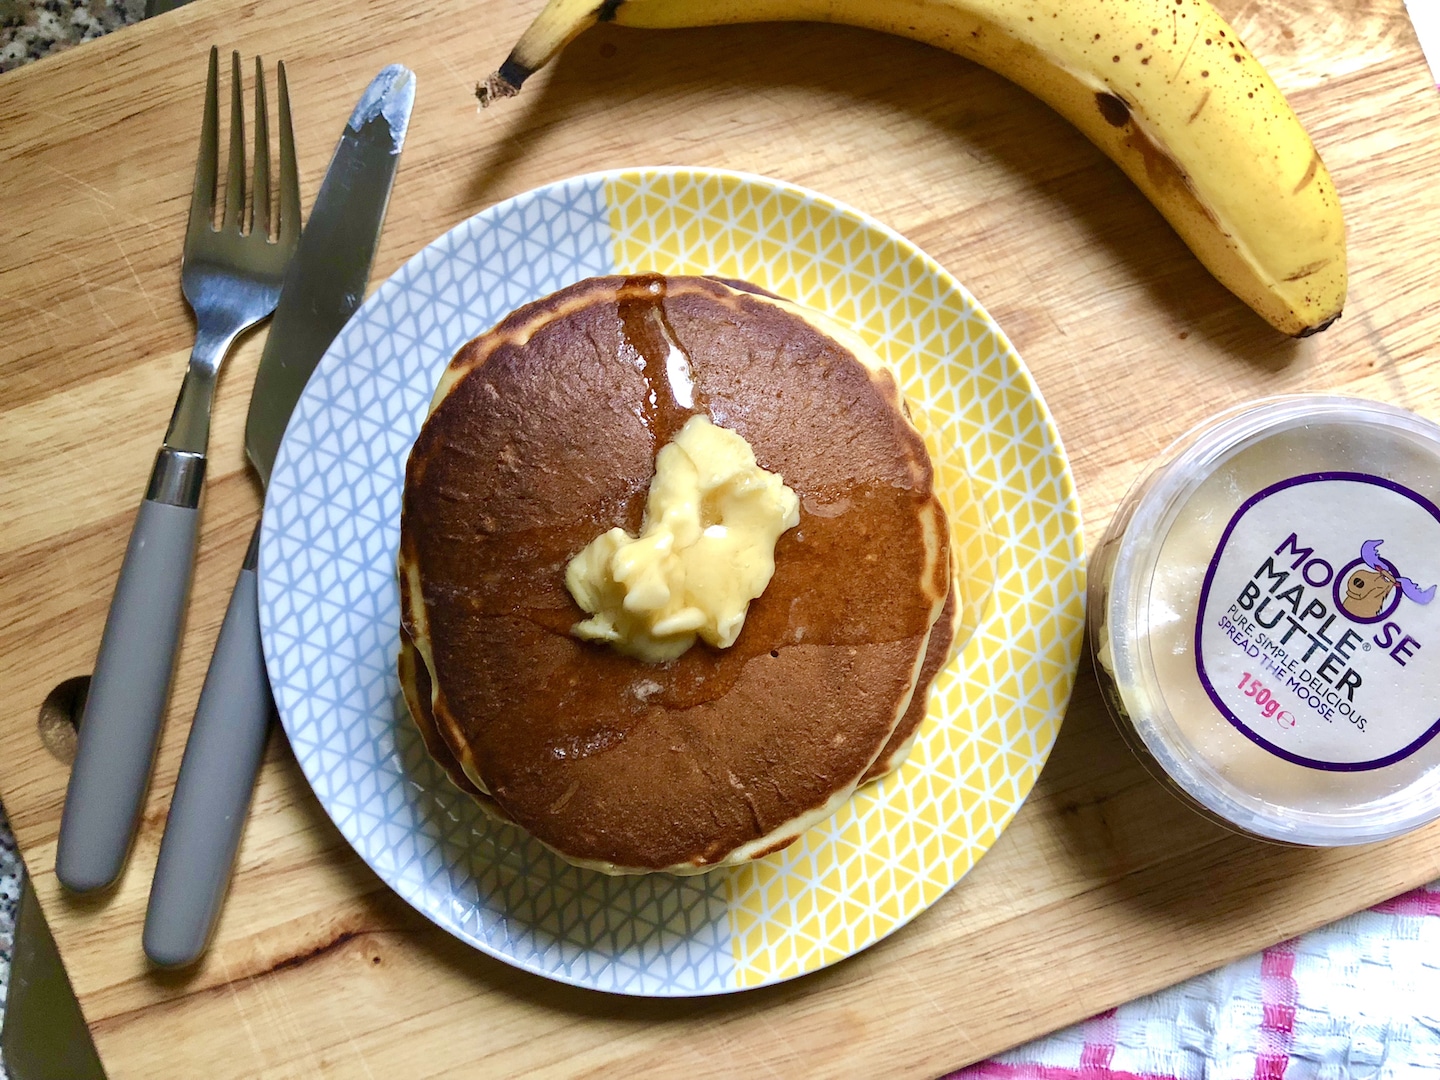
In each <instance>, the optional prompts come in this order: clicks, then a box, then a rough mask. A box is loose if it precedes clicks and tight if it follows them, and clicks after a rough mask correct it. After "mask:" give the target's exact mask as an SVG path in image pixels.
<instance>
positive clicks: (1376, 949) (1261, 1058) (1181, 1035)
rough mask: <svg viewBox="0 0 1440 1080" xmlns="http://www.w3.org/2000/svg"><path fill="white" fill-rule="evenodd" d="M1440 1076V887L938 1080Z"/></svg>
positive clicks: (1387, 1079) (1394, 1079)
mask: <svg viewBox="0 0 1440 1080" xmlns="http://www.w3.org/2000/svg"><path fill="white" fill-rule="evenodd" d="M1421 1077H1429V1078H1440V881H1436V882H1432V883H1431V884H1430V885H1427V886H1424V887H1423V888H1420V889H1416V890H1415V891H1414V892H1410V893H1406V894H1405V895H1404V896H1399V897H1396V898H1395V899H1393V900H1387V901H1386V902H1385V903H1383V904H1378V905H1376V906H1375V907H1373V908H1371V909H1370V910H1369V911H1362V912H1361V913H1360V914H1358V915H1352V916H1350V917H1349V918H1347V919H1341V920H1340V921H1339V922H1336V923H1332V924H1331V925H1329V926H1326V927H1323V928H1322V929H1319V930H1315V931H1313V932H1312V933H1309V934H1306V935H1304V936H1303V937H1299V938H1296V939H1295V940H1293V941H1285V942H1281V943H1280V944H1279V945H1275V946H1272V947H1271V948H1268V949H1266V950H1265V951H1264V952H1262V953H1259V954H1257V955H1255V956H1251V957H1247V958H1246V959H1244V960H1237V961H1236V962H1235V963H1233V964H1229V965H1227V966H1226V967H1223V968H1220V969H1219V970H1217V971H1212V972H1210V973H1209V974H1208V975H1200V976H1197V977H1195V978H1193V979H1190V980H1188V981H1187V982H1183V983H1180V984H1179V985H1178V986H1172V987H1171V988H1170V989H1168V990H1162V991H1160V992H1159V993H1158V994H1151V995H1150V996H1149V997H1145V998H1141V999H1139V1000H1138V1001H1132V1002H1131V1003H1130V1004H1128V1005H1122V1006H1120V1007H1119V1008H1118V1009H1111V1010H1109V1011H1108V1012H1103V1013H1101V1014H1100V1015H1099V1016H1095V1017H1091V1018H1090V1019H1089V1020H1086V1021H1085V1022H1084V1023H1081V1024H1076V1025H1075V1026H1074V1027H1071V1028H1067V1029H1066V1030H1064V1031H1060V1032H1057V1033H1056V1034H1054V1035H1051V1036H1048V1037H1047V1038H1044V1039H1038V1040H1036V1041H1035V1042H1032V1043H1029V1044H1027V1045H1025V1046H1022V1047H1019V1048H1017V1049H1015V1050H1011V1051H1010V1052H1008V1053H1005V1054H1002V1055H1000V1056H999V1057H997V1058H994V1059H992V1060H990V1061H986V1062H982V1063H980V1064H978V1065H972V1066H970V1067H969V1068H967V1069H962V1070H960V1071H959V1072H956V1073H951V1074H950V1076H949V1077H947V1078H946V1080H1366V1078H1375V1080H1402V1078H1403V1080H1410V1078H1415V1080H1419V1078H1421Z"/></svg>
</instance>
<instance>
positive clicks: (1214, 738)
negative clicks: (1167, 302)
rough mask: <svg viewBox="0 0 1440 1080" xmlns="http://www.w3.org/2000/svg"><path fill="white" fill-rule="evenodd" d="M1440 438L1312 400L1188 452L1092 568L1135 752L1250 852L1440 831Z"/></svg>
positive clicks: (1242, 414)
mask: <svg viewBox="0 0 1440 1080" xmlns="http://www.w3.org/2000/svg"><path fill="white" fill-rule="evenodd" d="M1437 501H1440V426H1437V425H1435V424H1433V423H1431V422H1430V421H1428V420H1425V419H1422V418H1421V417H1419V416H1416V415H1414V414H1413V413H1409V412H1406V411H1404V410H1401V409H1397V408H1393V407H1391V406H1388V405H1382V404H1378V403H1375V402H1371V401H1365V400H1361V399H1357V398H1343V397H1320V396H1308V395H1307V396H1294V397H1283V398H1272V399H1268V400H1264V401H1261V402H1258V403H1255V404H1252V405H1248V406H1244V407H1241V408H1237V409H1233V410H1230V411H1228V412H1225V413H1222V414H1221V415H1219V416H1217V417H1215V418H1213V419H1212V420H1210V421H1208V422H1206V423H1204V424H1202V425H1201V426H1199V427H1197V428H1195V429H1194V430H1193V431H1191V432H1189V433H1188V434H1186V435H1185V436H1183V437H1182V438H1181V439H1179V440H1178V441H1177V442H1176V443H1175V444H1174V445H1172V446H1171V447H1170V448H1169V449H1168V450H1167V451H1166V452H1165V453H1164V454H1163V455H1162V456H1161V458H1160V459H1159V462H1158V464H1157V465H1156V466H1155V467H1154V468H1153V469H1152V470H1151V471H1150V472H1149V473H1148V474H1147V475H1146V476H1144V477H1142V478H1141V479H1140V480H1139V481H1138V482H1137V483H1136V484H1135V486H1134V488H1133V489H1132V490H1131V491H1130V492H1129V494H1128V495H1127V496H1126V497H1125V500H1124V501H1123V502H1122V503H1121V505H1120V508H1119V510H1118V511H1117V512H1116V514H1115V519H1114V521H1113V522H1112V523H1111V526H1110V529H1109V531H1108V532H1107V534H1106V535H1105V538H1104V539H1103V540H1102V542H1101V544H1100V548H1099V550H1098V552H1097V553H1096V555H1095V558H1094V560H1093V563H1092V566H1091V577H1090V581H1091V595H1090V627H1089V631H1090V644H1091V648H1092V650H1093V652H1094V656H1095V667H1096V671H1097V673H1098V675H1099V678H1100V683H1101V686H1102V688H1103V690H1104V694H1105V700H1106V703H1107V705H1108V706H1109V708H1110V711H1111V713H1112V714H1113V715H1114V717H1115V720H1116V723H1117V724H1118V725H1119V727H1120V730H1121V732H1122V734H1123V735H1124V736H1125V739H1126V741H1127V742H1128V743H1129V744H1130V746H1131V748H1132V749H1133V750H1134V751H1135V752H1136V754H1137V755H1139V757H1140V759H1141V760H1142V761H1143V762H1144V763H1145V765H1146V767H1147V768H1148V769H1149V770H1150V771H1151V772H1152V773H1154V774H1155V775H1156V776H1157V777H1158V778H1159V779H1160V780H1161V781H1162V782H1163V783H1164V784H1165V785H1166V786H1167V787H1169V788H1170V790H1171V791H1173V792H1175V793H1176V794H1178V795H1179V796H1180V797H1181V798H1182V799H1184V800H1185V801H1186V802H1188V803H1190V804H1191V805H1192V806H1193V807H1195V808H1196V809H1197V810H1199V811H1200V812H1201V813H1203V814H1205V815H1206V816H1207V817H1210V818H1211V819H1213V820H1215V821H1218V822H1219V823H1221V824H1222V825H1225V826H1227V827H1229V828H1231V829H1234V830H1235V831H1237V832H1241V833H1245V834H1247V835H1250V836H1254V837H1258V838H1261V839H1265V840H1272V841H1278V842H1281V843H1288V844H1300V845H1309V846H1330V845H1339V844H1360V843H1367V842H1370V841H1374V840H1383V839H1386V838H1389V837H1393V836H1397V835H1399V834H1400V833H1403V832H1406V831H1408V830H1410V829H1413V828H1416V827H1417V826H1419V825H1422V824H1424V823H1425V822H1427V821H1430V820H1431V819H1432V818H1435V817H1436V816H1440V738H1437V735H1440V602H1437V600H1436V583H1437V582H1440V508H1437V505H1436V504H1437Z"/></svg>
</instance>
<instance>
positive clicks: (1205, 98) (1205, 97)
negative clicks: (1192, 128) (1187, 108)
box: [1185, 86, 1210, 124]
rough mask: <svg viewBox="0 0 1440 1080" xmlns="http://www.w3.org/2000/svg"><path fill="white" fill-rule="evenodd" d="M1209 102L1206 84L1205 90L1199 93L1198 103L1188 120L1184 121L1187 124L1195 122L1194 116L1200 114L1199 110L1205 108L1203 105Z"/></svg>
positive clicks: (1208, 90)
mask: <svg viewBox="0 0 1440 1080" xmlns="http://www.w3.org/2000/svg"><path fill="white" fill-rule="evenodd" d="M1209 102H1210V88H1209V87H1208V86H1207V87H1206V88H1205V92H1204V93H1203V94H1201V95H1200V101H1199V103H1198V104H1196V106H1195V109H1194V111H1193V112H1191V114H1190V119H1189V120H1186V121H1185V122H1186V123H1187V124H1193V123H1194V122H1195V118H1196V117H1197V116H1199V115H1200V110H1201V109H1203V108H1205V106H1206V105H1207V104H1209Z"/></svg>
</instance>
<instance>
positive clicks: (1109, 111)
mask: <svg viewBox="0 0 1440 1080" xmlns="http://www.w3.org/2000/svg"><path fill="white" fill-rule="evenodd" d="M1095 106H1096V108H1098V109H1099V110H1100V115H1101V116H1102V117H1104V118H1105V122H1106V123H1107V124H1109V125H1110V126H1111V127H1117V128H1126V132H1125V142H1124V145H1125V147H1126V149H1128V150H1131V151H1133V152H1134V153H1135V154H1137V155H1138V156H1139V157H1140V160H1141V161H1143V162H1144V164H1145V175H1146V176H1147V177H1149V180H1150V183H1151V184H1153V185H1154V186H1155V187H1156V188H1172V189H1173V188H1179V189H1181V190H1183V191H1185V192H1186V193H1188V194H1189V195H1190V196H1191V197H1192V201H1193V202H1194V205H1195V206H1196V208H1197V209H1199V210H1200V212H1201V213H1203V214H1204V215H1205V217H1206V218H1208V219H1209V220H1210V221H1212V222H1215V221H1216V218H1215V214H1214V212H1213V211H1212V210H1211V209H1210V207H1208V206H1206V205H1205V204H1204V203H1203V202H1201V201H1200V200H1199V199H1195V198H1194V194H1195V185H1194V184H1193V183H1191V181H1190V177H1189V176H1187V175H1186V174H1185V170H1184V169H1182V168H1181V167H1180V163H1179V162H1177V161H1176V160H1175V159H1174V158H1173V157H1171V155H1170V154H1169V153H1168V152H1166V151H1165V150H1164V149H1163V148H1162V147H1161V146H1160V145H1159V144H1158V143H1156V142H1155V140H1154V139H1152V138H1150V136H1149V135H1147V134H1146V133H1145V132H1144V131H1142V130H1140V127H1139V125H1138V124H1136V123H1134V122H1133V119H1134V118H1133V117H1132V116H1131V113H1130V104H1129V102H1127V101H1126V100H1125V99H1124V98H1122V97H1121V96H1120V95H1119V94H1112V93H1109V92H1107V91H1103V90H1102V91H1099V92H1098V93H1096V95H1095Z"/></svg>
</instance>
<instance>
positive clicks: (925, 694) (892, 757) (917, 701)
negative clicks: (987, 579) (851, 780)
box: [860, 570, 960, 784]
mask: <svg viewBox="0 0 1440 1080" xmlns="http://www.w3.org/2000/svg"><path fill="white" fill-rule="evenodd" d="M951 573H952V576H951V578H950V591H949V592H948V593H946V594H945V606H944V607H943V608H941V609H940V617H939V618H938V619H936V620H935V625H934V626H933V627H931V628H930V641H929V643H928V644H927V645H926V646H925V661H924V663H922V664H921V665H920V678H919V679H917V680H916V682H915V693H913V694H911V695H910V704H909V706H907V707H906V709H905V715H904V716H902V717H901V718H900V723H898V724H896V725H895V730H894V731H892V732H891V733H890V739H889V741H888V742H886V743H885V747H884V749H883V750H881V751H880V756H879V757H877V758H876V759H875V760H874V761H872V762H871V763H870V768H868V769H866V770H865V775H864V776H862V777H861V778H860V783H862V784H868V783H869V782H870V781H871V780H879V779H880V777H882V776H888V775H890V774H891V773H892V772H894V771H895V770H896V769H898V768H899V767H900V766H901V765H903V764H905V759H906V758H908V757H909V756H910V751H911V749H912V748H913V747H914V746H915V738H916V736H917V735H919V734H920V724H921V723H922V722H923V721H924V719H925V714H926V713H927V712H928V711H929V708H930V688H931V687H932V686H933V685H934V683H935V676H937V675H939V674H940V671H941V669H942V668H944V667H945V665H946V664H948V663H949V662H950V660H951V658H952V657H953V656H954V645H955V635H956V633H957V632H958V630H959V627H960V604H959V597H958V596H957V594H956V588H955V578H954V576H953V573H954V572H953V570H952V572H951Z"/></svg>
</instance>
